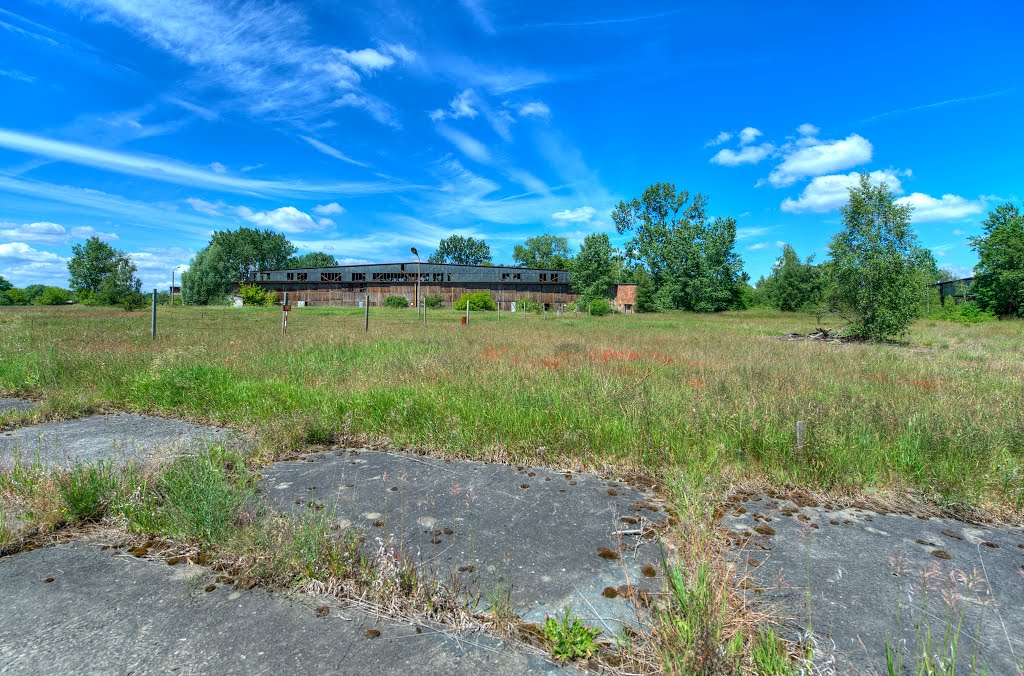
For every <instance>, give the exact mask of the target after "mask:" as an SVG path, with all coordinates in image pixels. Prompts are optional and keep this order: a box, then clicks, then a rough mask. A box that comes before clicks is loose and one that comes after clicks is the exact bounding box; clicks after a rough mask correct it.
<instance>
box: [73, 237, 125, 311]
mask: <svg viewBox="0 0 1024 676" xmlns="http://www.w3.org/2000/svg"><path fill="white" fill-rule="evenodd" d="M137 270H138V269H137V268H136V266H135V262H134V261H132V259H131V257H130V256H129V255H128V254H126V253H124V252H123V251H119V250H117V249H115V248H114V247H112V246H110V245H109V244H107V243H106V242H104V241H103V240H101V239H100V238H99V237H90V238H89V239H87V240H86V241H85V243H84V244H75V245H74V246H73V247H71V259H70V260H69V261H68V273H69V275H70V278H69V282H70V285H71V290H72V291H74V292H75V295H76V296H78V298H79V300H81V301H82V302H86V303H97V304H102V305H114V304H116V303H117V302H118V301H119V300H120V299H121V298H123V297H124V296H126V295H128V294H131V293H137V292H138V291H139V288H140V287H141V286H142V283H141V282H140V281H139V280H138V279H137V278H136V276H135V273H136V272H137Z"/></svg>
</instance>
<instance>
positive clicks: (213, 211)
mask: <svg viewBox="0 0 1024 676" xmlns="http://www.w3.org/2000/svg"><path fill="white" fill-rule="evenodd" d="M185 202H186V203H187V204H188V205H189V206H190V207H192V208H193V209H194V210H195V211H198V212H199V213H201V214H206V215H207V216H220V215H221V209H223V208H224V207H225V204H224V203H223V202H219V201H218V202H207V201H206V200H204V199H199V198H198V197H188V198H186V199H185Z"/></svg>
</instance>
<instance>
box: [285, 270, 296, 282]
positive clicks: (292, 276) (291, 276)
mask: <svg viewBox="0 0 1024 676" xmlns="http://www.w3.org/2000/svg"><path fill="white" fill-rule="evenodd" d="M285 279H287V280H288V281H289V282H294V281H295V273H294V272H289V273H287V274H285Z"/></svg>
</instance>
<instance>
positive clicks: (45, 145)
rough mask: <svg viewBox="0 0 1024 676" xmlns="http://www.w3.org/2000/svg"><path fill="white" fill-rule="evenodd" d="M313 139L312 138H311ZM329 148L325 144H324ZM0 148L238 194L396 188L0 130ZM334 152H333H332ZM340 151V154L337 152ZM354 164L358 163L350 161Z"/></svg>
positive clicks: (346, 191) (353, 192)
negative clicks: (241, 173)
mask: <svg viewBox="0 0 1024 676" xmlns="http://www.w3.org/2000/svg"><path fill="white" fill-rule="evenodd" d="M314 140H315V139H314ZM326 147H328V148H329V146H326ZM0 148H8V149H10V150H16V151H19V152H24V153H30V154H33V155H40V156H43V157H49V158H52V159H56V160H63V161H67V162H74V163H75V164H80V165H84V166H89V167H96V168H99V169H106V170H108V171H115V172H118V173H122V174H129V175H132V176H142V177H145V178H149V179H152V180H155V181H166V182H168V183H174V184H177V185H192V186H197V187H203V188H217V189H220V190H226V191H230V192H239V193H262V192H274V193H281V192H287V193H311V192H312V193H335V194H369V193H374V192H391V191H393V190H395V189H399V188H398V186H397V185H396V184H394V183H392V182H378V183H365V182H363V183H335V184H328V185H308V184H305V183H301V182H294V181H293V182H288V181H261V180H256V179H249V178H242V177H236V176H230V175H227V174H217V173H214V172H212V171H208V170H206V169H202V168H199V167H195V166H193V165H190V164H185V163H183V162H177V161H175V160H171V159H167V158H163V157H156V156H151V155H134V154H130V153H121V152H115V151H112V150H105V149H102V148H92V147H90V146H86V145H81V144H78V143H69V142H66V141H55V140H52V139H47V138H43V137H41V136H33V135H31V134H23V133H21V132H16V131H10V130H7V129H0ZM335 152H337V151H335ZM339 154H340V153H339ZM351 161H352V162H354V163H355V164H358V165H360V166H365V165H362V164H361V163H359V162H355V161H354V160H351Z"/></svg>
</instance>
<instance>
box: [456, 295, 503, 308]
mask: <svg viewBox="0 0 1024 676" xmlns="http://www.w3.org/2000/svg"><path fill="white" fill-rule="evenodd" d="M466 303H469V309H470V310H473V311H479V310H497V309H498V304H497V303H495V302H494V297H493V296H491V294H490V292H488V291H474V292H473V293H467V294H464V295H463V296H462V298H460V299H458V300H457V301H455V305H454V306H453V307H454V308H455V309H456V310H465V309H466Z"/></svg>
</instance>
